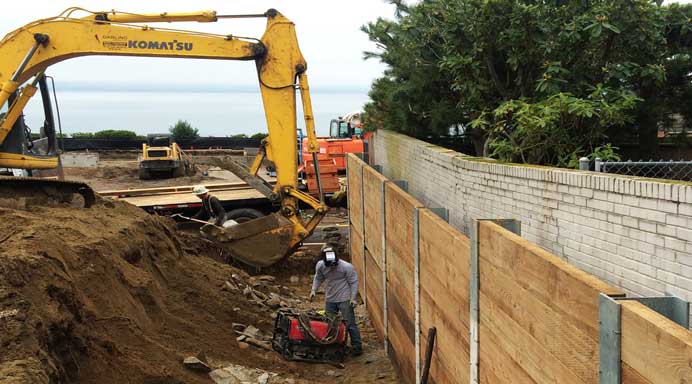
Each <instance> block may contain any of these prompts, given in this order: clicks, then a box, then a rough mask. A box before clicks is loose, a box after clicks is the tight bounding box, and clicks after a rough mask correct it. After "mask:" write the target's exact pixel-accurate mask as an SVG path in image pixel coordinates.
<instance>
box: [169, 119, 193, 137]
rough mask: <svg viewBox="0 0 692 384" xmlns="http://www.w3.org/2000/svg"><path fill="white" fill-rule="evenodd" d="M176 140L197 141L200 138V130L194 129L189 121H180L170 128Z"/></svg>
mask: <svg viewBox="0 0 692 384" xmlns="http://www.w3.org/2000/svg"><path fill="white" fill-rule="evenodd" d="M169 131H170V132H171V135H173V139H174V140H185V139H196V138H198V137H199V130H198V129H197V128H194V127H192V125H191V124H190V123H189V122H188V121H187V120H178V121H177V122H176V123H175V125H173V126H171V127H170V128H169Z"/></svg>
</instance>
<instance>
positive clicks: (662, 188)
mask: <svg viewBox="0 0 692 384" xmlns="http://www.w3.org/2000/svg"><path fill="white" fill-rule="evenodd" d="M374 147H375V148H374V149H375V159H374V160H375V161H374V164H377V165H381V166H382V167H383V172H384V174H385V175H386V176H387V177H389V178H391V179H402V180H406V181H408V185H409V192H410V193H411V194H412V195H413V196H415V197H416V198H418V199H419V200H420V201H421V202H423V203H424V204H425V205H426V206H428V207H445V208H448V209H449V221H450V223H451V224H452V225H453V226H455V227H457V228H458V229H460V230H461V231H462V232H464V233H468V228H469V225H470V223H471V220H472V219H475V218H513V219H518V220H521V223H522V236H523V237H524V238H526V239H528V240H529V241H532V242H534V243H536V244H538V245H540V246H542V247H543V248H545V249H547V250H549V251H551V252H553V253H554V254H556V255H558V256H559V257H562V258H564V259H566V260H567V261H569V262H570V263H572V264H574V265H576V266H578V267H579V268H581V269H583V270H585V271H587V272H589V273H592V274H594V275H596V276H598V277H599V278H601V279H603V280H605V281H607V282H609V283H611V284H613V285H616V286H618V287H620V288H622V289H624V290H625V291H627V292H628V293H630V294H633V295H640V296H649V295H663V294H665V293H672V294H676V295H678V296H681V297H682V298H683V299H686V300H692V184H688V183H675V182H657V181H653V180H650V179H641V178H635V177H628V176H619V175H611V174H599V173H594V172H581V171H573V170H567V169H559V168H550V167H535V166H522V165H511V164H501V163H497V162H493V161H489V160H488V159H480V158H473V157H469V156H465V155H463V154H460V153H457V152H453V151H450V150H448V149H444V148H440V147H437V146H434V145H430V144H428V143H425V142H422V141H419V140H415V139H412V138H410V137H407V136H404V135H400V134H397V133H393V132H388V131H379V132H377V134H376V135H375V139H374Z"/></svg>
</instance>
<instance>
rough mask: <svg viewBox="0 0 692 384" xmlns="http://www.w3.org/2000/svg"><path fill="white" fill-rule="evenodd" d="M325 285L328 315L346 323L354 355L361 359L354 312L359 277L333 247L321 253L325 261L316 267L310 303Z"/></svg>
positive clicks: (360, 347)
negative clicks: (336, 316) (337, 316)
mask: <svg viewBox="0 0 692 384" xmlns="http://www.w3.org/2000/svg"><path fill="white" fill-rule="evenodd" d="M323 282H324V283H325V309H326V310H327V312H329V313H332V314H337V313H339V312H341V315H342V316H343V317H344V319H345V320H346V322H347V326H348V334H349V335H350V336H351V348H352V349H351V354H352V355H353V356H359V355H361V354H362V353H363V346H362V344H361V340H360V331H359V330H358V325H357V324H356V315H355V313H354V312H353V309H354V307H355V306H356V296H357V295H358V275H357V274H356V270H355V269H354V268H353V265H352V264H351V263H349V262H347V261H345V260H339V257H338V256H337V254H336V251H335V250H334V248H333V247H331V246H325V247H324V248H323V249H322V257H321V259H320V261H318V262H317V265H316V266H315V277H314V279H313V281H312V290H311V291H310V298H309V300H310V301H312V300H313V299H314V298H315V294H316V292H317V289H318V288H319V287H320V285H322V283H323Z"/></svg>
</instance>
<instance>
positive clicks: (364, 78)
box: [0, 0, 394, 90]
mask: <svg viewBox="0 0 692 384" xmlns="http://www.w3.org/2000/svg"><path fill="white" fill-rule="evenodd" d="M71 6H80V7H83V8H86V9H89V10H92V11H103V10H110V9H113V7H114V6H115V7H117V8H115V9H116V10H122V11H127V12H136V13H160V12H171V13H172V12H190V11H199V10H215V11H217V13H218V14H248V13H263V12H265V11H266V10H267V9H269V8H276V9H277V10H279V12H281V13H282V14H284V15H285V16H286V17H288V18H289V19H291V20H292V21H293V22H294V23H295V24H296V30H297V34H298V41H299V44H300V47H301V51H302V53H303V56H304V57H305V58H306V60H307V62H308V77H309V80H310V85H311V87H313V88H335V87H337V88H340V87H345V88H357V89H363V90H367V89H368V88H369V85H370V83H371V82H372V80H373V79H375V78H376V77H378V76H380V75H381V73H382V70H383V69H384V67H383V65H382V64H381V63H379V62H378V61H377V60H368V61H363V60H362V57H363V51H365V50H372V49H373V45H372V43H370V42H369V41H368V38H367V36H366V35H365V34H364V33H363V32H361V31H360V30H359V28H360V26H361V25H363V24H365V23H367V22H369V21H374V20H375V19H376V18H377V17H378V16H382V17H387V18H391V17H393V11H394V8H393V6H391V5H389V4H387V3H386V2H384V1H382V0H349V1H343V0H278V1H277V0H273V1H266V0H251V1H228V0H226V1H221V0H201V1H189V0H165V1H164V0H118V1H113V0H111V1H103V0H91V1H88V2H85V1H81V2H79V1H75V0H41V1H35V0H25V1H17V2H13V3H12V12H3V13H1V14H0V28H1V29H0V31H2V33H6V32H9V31H11V30H14V29H16V28H18V27H20V26H22V25H24V24H26V23H28V22H30V21H33V20H36V19H39V18H44V17H50V16H54V15H57V14H59V13H61V12H62V11H63V10H64V9H66V8H68V7H71ZM265 24H266V22H265V20H264V19H245V20H243V19H240V20H238V19H227V20H220V21H219V22H216V23H197V22H187V23H176V24H175V26H174V28H179V29H192V30H197V31H204V32H212V33H219V34H234V35H237V36H250V37H258V38H259V37H261V35H262V32H263V31H264V28H265ZM152 26H156V25H155V24H152ZM162 26H171V24H162ZM255 72H256V71H255V68H254V66H253V65H252V64H251V63H248V62H235V61H214V60H190V59H186V60H182V59H160V58H156V59H154V58H125V57H82V58H76V59H70V60H67V61H64V62H61V63H59V64H56V65H54V66H52V67H51V68H50V74H51V75H53V76H54V77H55V78H56V79H59V81H60V82H63V83H64V82H69V83H72V82H78V83H90V82H97V83H99V82H100V83H104V82H105V83H114V84H122V83H154V84H190V83H194V84H212V83H215V84H229V85H256V75H255Z"/></svg>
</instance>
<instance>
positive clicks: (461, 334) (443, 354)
mask: <svg viewBox="0 0 692 384" xmlns="http://www.w3.org/2000/svg"><path fill="white" fill-rule="evenodd" d="M419 223H420V243H419V247H420V304H421V314H420V316H421V331H422V335H421V359H424V358H425V348H426V342H427V337H428V329H429V328H430V327H432V326H434V327H436V328H437V341H436V346H435V349H434V352H433V358H432V363H431V367H430V378H431V380H432V382H435V383H468V382H469V251H470V249H469V246H470V243H469V239H468V238H467V237H466V236H464V235H463V234H461V233H460V232H459V231H457V230H456V229H455V228H453V227H452V226H451V225H449V224H447V223H446V222H445V221H444V220H442V219H441V218H440V217H438V216H437V215H436V214H434V213H433V212H431V211H430V210H427V209H421V210H420V211H419Z"/></svg>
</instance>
